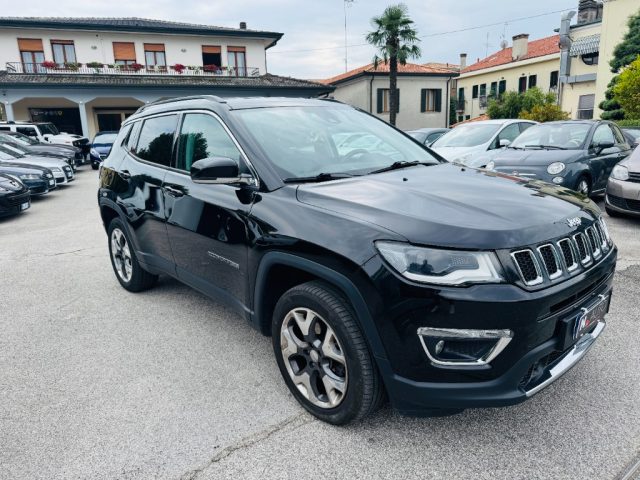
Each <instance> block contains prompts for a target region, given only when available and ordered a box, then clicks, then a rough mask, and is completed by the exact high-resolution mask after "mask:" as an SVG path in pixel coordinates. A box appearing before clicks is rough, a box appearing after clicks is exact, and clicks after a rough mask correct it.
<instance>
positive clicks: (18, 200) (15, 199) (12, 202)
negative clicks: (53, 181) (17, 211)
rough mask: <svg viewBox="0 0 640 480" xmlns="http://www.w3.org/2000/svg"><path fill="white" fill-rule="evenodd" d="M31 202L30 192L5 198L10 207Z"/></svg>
mask: <svg viewBox="0 0 640 480" xmlns="http://www.w3.org/2000/svg"><path fill="white" fill-rule="evenodd" d="M28 201H29V192H27V193H22V194H20V195H12V196H10V197H5V199H4V202H5V204H6V205H7V206H9V207H17V206H18V205H22V204H23V203H26V202H28Z"/></svg>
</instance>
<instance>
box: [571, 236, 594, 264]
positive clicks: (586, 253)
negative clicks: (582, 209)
mask: <svg viewBox="0 0 640 480" xmlns="http://www.w3.org/2000/svg"><path fill="white" fill-rule="evenodd" d="M573 241H574V242H575V246H576V251H577V252H578V258H579V259H580V263H581V264H582V265H589V264H590V263H591V251H590V250H589V245H588V243H587V237H585V236H584V233H576V234H575V235H574V236H573Z"/></svg>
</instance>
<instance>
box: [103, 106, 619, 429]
mask: <svg viewBox="0 0 640 480" xmlns="http://www.w3.org/2000/svg"><path fill="white" fill-rule="evenodd" d="M98 201H99V205H100V212H101V215H102V220H103V222H104V226H105V228H106V231H107V234H108V244H109V251H110V256H111V262H112V264H113V268H114V271H115V274H116V277H117V279H118V281H119V282H120V283H121V284H122V286H123V287H124V288H126V289H127V290H130V291H133V292H138V291H141V290H144V289H147V288H149V287H151V286H153V284H154V282H155V281H156V279H157V276H158V275H159V274H166V275H170V276H172V277H175V278H177V279H179V280H181V281H182V282H184V283H186V284H188V285H190V286H191V287H193V288H195V289H197V290H199V291H201V292H203V293H204V294H206V295H208V296H211V297H214V298H216V299H219V300H221V301H223V302H225V303H227V304H229V305H231V306H232V307H235V308H236V309H237V311H238V312H239V313H240V315H241V316H243V317H244V318H245V319H246V320H247V321H249V322H250V323H251V324H252V325H253V326H255V328H257V329H258V330H260V331H261V332H263V333H264V334H265V335H271V336H272V338H273V349H274V353H275V357H276V361H277V363H278V366H279V367H280V371H281V372H282V376H283V377H284V381H285V382H286V384H287V386H288V387H289V389H290V390H291V392H292V393H293V395H294V396H295V397H296V398H297V399H298V401H299V402H300V403H301V404H302V405H303V406H304V407H305V408H306V409H307V410H309V411H310V412H311V413H313V414H314V415H316V416H317V417H319V418H321V419H323V420H325V421H327V422H330V423H334V424H343V423H347V422H349V421H351V420H354V419H358V418H361V417H363V416H364V415H366V414H368V413H370V412H372V411H373V410H374V409H375V408H376V407H377V406H378V405H379V404H380V402H381V401H382V399H383V398H384V396H385V393H386V395H387V396H388V397H389V399H390V401H391V403H392V405H393V407H394V408H396V409H397V410H399V411H400V412H402V413H405V414H413V415H437V414H443V413H452V412H456V411H460V410H462V409H464V408H468V407H490V406H502V405H512V404H515V403H518V402H522V401H524V400H525V399H527V398H528V397H530V396H532V395H533V394H535V393H536V392H538V391H540V390H542V389H543V388H544V387H546V386H547V385H549V384H550V383H551V382H553V381H554V380H556V379H557V378H558V377H559V376H561V375H562V374H563V373H565V372H566V371H567V370H569V369H570V368H571V367H572V366H573V365H574V364H575V363H576V362H578V361H579V360H580V359H581V358H582V356H583V355H584V354H585V352H586V351H587V350H588V349H589V347H591V345H592V344H593V343H594V341H595V340H596V338H597V337H598V336H599V335H600V333H601V332H602V330H603V328H604V325H605V322H604V317H605V314H606V312H607V311H608V308H609V302H610V298H611V285H612V281H613V274H614V268H615V263H616V247H615V246H614V244H613V243H612V241H611V239H610V238H609V234H608V232H607V227H606V225H605V223H604V221H603V220H602V218H601V217H600V212H599V210H598V208H597V207H596V206H595V205H594V203H592V202H591V200H589V198H587V197H585V196H583V195H581V194H579V193H576V192H573V191H570V190H568V189H565V188H560V187H555V186H552V185H550V184H547V183H543V182H540V181H528V180H526V179H523V178H518V177H510V176H508V175H504V174H499V173H495V172H489V171H485V170H477V169H473V168H467V167H464V166H461V165H456V164H450V163H446V162H444V161H443V160H442V159H441V158H440V157H438V156H437V155H436V154H434V153H432V152H431V151H430V150H429V149H427V148H426V147H424V146H422V145H420V144H419V143H418V142H416V141H414V140H413V139H411V138H410V137H408V136H407V135H405V134H403V133H401V132H400V131H398V130H396V129H394V128H392V127H390V126H389V125H388V124H386V123H384V122H383V121H380V120H378V119H377V118H375V117H373V116H371V115H369V114H367V113H365V112H362V111H359V110H357V109H355V108H352V107H350V106H347V105H343V104H340V103H337V102H334V101H327V100H307V99H290V98H227V99H220V98H217V97H212V96H202V97H189V98H183V99H177V100H169V101H163V102H158V103H155V104H151V105H148V106H145V107H142V108H141V109H140V110H138V112H137V113H136V114H135V115H133V116H132V117H130V118H129V119H128V120H127V121H126V122H125V123H124V125H123V127H122V129H121V131H120V133H119V135H118V138H117V140H116V142H115V143H114V146H113V151H112V152H111V154H110V156H109V158H108V159H107V160H106V161H105V162H104V164H103V166H102V167H101V171H100V188H99V192H98Z"/></svg>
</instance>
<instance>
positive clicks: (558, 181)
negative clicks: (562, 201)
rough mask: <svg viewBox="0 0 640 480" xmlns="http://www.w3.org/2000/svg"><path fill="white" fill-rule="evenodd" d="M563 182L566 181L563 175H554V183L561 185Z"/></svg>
mask: <svg viewBox="0 0 640 480" xmlns="http://www.w3.org/2000/svg"><path fill="white" fill-rule="evenodd" d="M562 182H564V178H563V177H553V183H555V184H556V185H560V184H561V183H562Z"/></svg>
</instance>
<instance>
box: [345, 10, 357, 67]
mask: <svg viewBox="0 0 640 480" xmlns="http://www.w3.org/2000/svg"><path fill="white" fill-rule="evenodd" d="M355 1H356V0H343V6H344V71H345V72H347V71H349V66H348V61H347V58H348V55H347V6H349V7H350V6H351V5H352V4H353V2H355Z"/></svg>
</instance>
